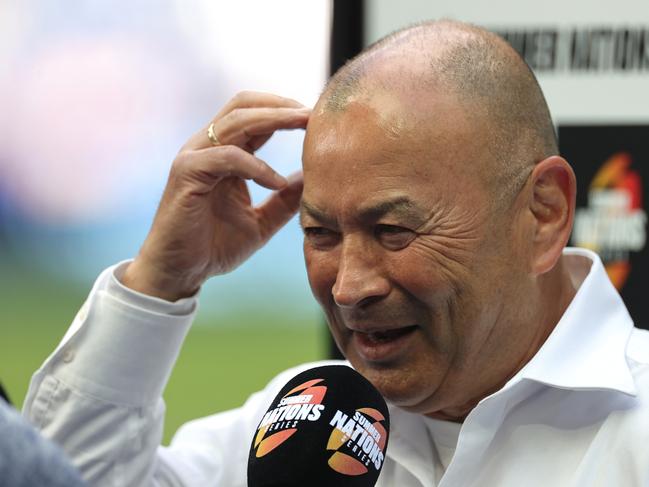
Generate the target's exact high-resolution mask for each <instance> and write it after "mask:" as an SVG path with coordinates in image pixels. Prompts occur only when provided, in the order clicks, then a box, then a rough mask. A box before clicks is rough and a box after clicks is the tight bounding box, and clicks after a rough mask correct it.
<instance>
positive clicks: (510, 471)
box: [25, 249, 649, 487]
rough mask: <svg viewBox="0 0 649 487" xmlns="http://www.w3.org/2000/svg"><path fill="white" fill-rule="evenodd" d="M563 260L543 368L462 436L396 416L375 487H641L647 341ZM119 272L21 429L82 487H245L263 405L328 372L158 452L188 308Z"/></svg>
mask: <svg viewBox="0 0 649 487" xmlns="http://www.w3.org/2000/svg"><path fill="white" fill-rule="evenodd" d="M564 255H565V256H566V262H567V263H568V268H569V270H570V272H571V273H572V274H571V275H572V277H573V281H574V283H575V285H576V286H578V287H579V290H578V292H577V294H576V296H575V298H574V299H573V301H572V303H571V304H570V306H569V307H568V309H567V310H566V312H565V314H564V315H563V317H562V318H561V320H560V322H559V323H558V325H557V326H556V328H555V329H554V331H553V332H552V334H551V335H550V336H549V338H548V339H547V341H546V342H545V343H544V345H543V346H542V348H541V349H540V350H539V351H538V353H537V354H536V355H535V356H534V357H533V359H532V360H531V361H530V362H528V363H527V364H526V365H525V366H524V367H523V368H522V369H521V370H520V371H519V372H518V373H517V374H516V375H515V376H514V377H513V378H512V379H511V380H510V381H509V382H508V383H507V384H506V385H505V386H504V387H503V388H502V389H501V390H499V391H497V392H496V393H494V394H492V395H490V396H489V397H486V398H485V399H483V400H482V401H480V403H479V404H478V405H477V406H476V407H475V408H474V409H473V410H472V411H471V412H470V414H469V415H468V417H467V418H466V420H465V421H464V423H463V424H462V425H461V427H458V426H455V425H450V427H449V425H444V424H439V423H437V424H436V423H434V422H431V421H429V420H428V419H427V418H425V417H423V416H420V415H416V414H411V413H408V412H405V411H403V410H400V409H398V408H396V407H390V409H391V432H390V440H389V445H388V451H387V459H386V462H385V464H384V467H383V470H382V472H381V476H380V478H379V482H378V484H377V485H378V486H380V487H388V486H390V487H411V486H412V487H415V486H416V487H420V486H426V487H429V486H439V487H459V486H474V487H490V486H498V487H521V486H524V487H535V486H539V487H541V486H543V487H548V486H570V487H593V486H615V487H617V486H623V487H636V486H637V487H640V486H643V487H647V486H649V454H647V452H646V451H645V450H644V448H646V446H647V443H648V442H649V332H646V331H643V330H638V329H636V328H634V327H633V323H632V320H631V318H630V317H629V315H628V313H627V310H626V308H625V307H624V304H623V303H622V300H621V299H620V297H619V295H618V294H617V292H616V291H615V289H614V288H613V286H612V284H611V283H610V281H609V280H608V278H607V276H606V272H605V270H604V268H603V266H602V264H601V262H600V260H599V258H598V257H597V256H596V255H595V254H593V253H591V252H589V251H586V250H582V249H566V250H565V251H564ZM122 269H123V264H122V265H118V266H116V267H114V268H110V269H108V270H106V271H105V272H104V273H102V275H101V276H100V277H99V279H98V280H97V282H96V284H95V286H94V287H93V289H92V291H91V293H90V296H89V298H88V300H87V302H86V304H85V305H84V306H83V307H82V309H81V311H80V312H79V314H78V315H77V317H76V318H75V320H74V322H73V324H72V326H71V328H70V330H69V331H68V333H67V334H66V336H65V338H64V339H63V341H62V342H61V344H60V345H59V347H58V348H57V349H56V351H55V352H54V353H53V354H52V355H51V356H50V357H49V358H48V359H47V360H46V361H45V363H44V364H43V366H42V367H41V368H40V369H39V370H38V371H37V372H36V374H35V375H34V377H33V379H32V383H31V386H30V389H29V392H28V395H27V398H26V400H25V414H26V416H27V417H28V418H29V419H30V420H31V421H32V423H34V424H35V425H36V426H37V427H38V428H40V429H41V430H42V432H43V434H45V435H46V436H49V437H51V438H53V439H54V440H55V441H57V442H58V443H59V444H61V445H63V448H64V449H65V451H66V453H67V454H68V455H69V456H70V458H71V459H72V461H73V463H74V464H75V465H76V467H77V468H78V469H79V470H80V471H81V472H82V474H83V476H84V477H85V478H86V479H87V480H88V481H89V483H90V485H98V486H120V487H126V486H200V487H206V486H223V487H244V486H245V485H246V462H247V457H248V450H249V447H250V442H251V440H252V435H253V431H254V430H255V428H256V426H257V424H258V422H259V420H260V418H261V416H262V415H263V413H264V412H265V409H266V408H267V406H268V404H269V403H270V401H271V400H272V398H273V397H274V396H275V394H276V393H277V392H278V390H279V389H280V388H281V387H282V386H283V385H284V383H285V382H286V381H287V380H288V379H290V378H291V377H292V376H293V375H294V374H296V373H297V372H299V371H300V370H304V369H305V368H308V367H310V366H315V365H321V364H322V363H317V364H307V365H304V366H301V367H298V368H296V369H292V370H289V371H286V372H284V373H282V374H280V375H279V376H278V377H277V378H275V379H274V380H273V381H271V383H270V384H269V385H268V386H267V387H266V388H265V389H264V390H263V391H261V392H258V393H256V394H253V395H252V396H250V398H249V399H248V401H247V402H246V403H245V404H244V405H243V406H242V407H240V408H239V409H235V410H232V411H228V412H224V413H219V414H215V415H212V416H209V417H207V418H203V419H198V420H195V421H192V422H189V423H187V424H186V425H184V426H183V427H182V428H180V430H179V431H178V432H177V434H176V435H175V437H174V439H173V441H172V443H171V445H170V446H169V447H161V446H159V444H160V439H161V429H162V422H163V415H164V403H163V401H162V398H161V394H162V390H163V389H164V386H165V384H166V382H167V379H168V377H169V374H170V372H171V369H172V367H173V364H174V361H175V360H176V357H177V355H178V352H179V350H180V347H181V344H182V341H183V338H184V336H185V334H186V332H187V330H188V329H189V326H190V324H191V321H192V318H193V315H194V313H195V309H196V299H194V298H188V299H185V300H181V301H179V302H177V303H167V302H165V301H162V300H159V299H155V298H150V297H147V296H143V295H139V294H138V293H135V292H133V291H130V290H128V289H126V288H124V287H123V286H121V285H120V284H119V282H118V280H117V279H116V277H115V274H117V276H118V277H119V273H120V271H121V270H122ZM512 305H513V306H525V303H512ZM441 428H442V429H441ZM436 431H438V433H437V435H440V436H438V437H435V435H436V433H435V432H436ZM431 435H432V437H431ZM454 435H455V438H456V440H453V438H454ZM454 442H455V444H453V443H454Z"/></svg>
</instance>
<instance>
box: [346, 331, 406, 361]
mask: <svg viewBox="0 0 649 487" xmlns="http://www.w3.org/2000/svg"><path fill="white" fill-rule="evenodd" d="M417 328H418V326H417V325H411V326H404V327H400V328H390V329H385V330H374V331H367V332H364V331H357V330H353V331H352V343H353V346H354V348H355V349H356V351H357V352H358V354H359V355H360V356H361V357H362V358H363V359H365V360H367V361H369V362H384V361H388V360H392V359H394V358H396V357H397V356H399V355H400V354H401V353H402V352H403V351H404V350H405V349H407V348H408V343H409V341H410V337H411V336H412V335H413V333H414V332H415V331H416V330H417Z"/></svg>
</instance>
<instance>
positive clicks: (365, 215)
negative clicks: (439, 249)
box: [300, 196, 430, 224]
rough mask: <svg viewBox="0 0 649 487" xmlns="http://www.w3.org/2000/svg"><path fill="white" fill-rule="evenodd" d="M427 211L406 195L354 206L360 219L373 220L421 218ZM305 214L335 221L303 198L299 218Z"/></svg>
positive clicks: (331, 221)
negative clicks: (387, 216) (382, 218)
mask: <svg viewBox="0 0 649 487" xmlns="http://www.w3.org/2000/svg"><path fill="white" fill-rule="evenodd" d="M429 213H430V212H428V211H425V210H424V209H423V208H422V207H421V206H419V205H418V204H416V203H415V202H414V201H412V200H411V199H410V198H408V197H407V196H396V197H393V198H390V199H387V200H384V201H379V202H376V203H370V204H368V205H360V206H359V207H357V208H355V214H356V217H357V218H358V219H359V220H361V221H375V220H378V219H379V218H381V217H383V216H386V215H395V216H400V217H402V218H406V219H407V218H416V219H422V218H425V217H427V216H428V214H429ZM305 214H308V215H309V216H311V217H313V218H315V219H317V220H319V221H322V222H325V223H330V224H334V223H335V218H334V217H333V216H331V215H328V214H327V212H326V211H325V210H322V209H321V208H318V207H317V206H316V205H313V204H311V203H308V202H306V201H304V199H303V200H302V202H301V205H300V218H303V217H304V215H305Z"/></svg>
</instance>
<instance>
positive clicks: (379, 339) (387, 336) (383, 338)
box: [364, 325, 417, 343]
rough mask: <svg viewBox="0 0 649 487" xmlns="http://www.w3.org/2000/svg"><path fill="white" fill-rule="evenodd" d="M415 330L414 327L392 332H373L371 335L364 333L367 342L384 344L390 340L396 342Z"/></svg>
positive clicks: (396, 329)
mask: <svg viewBox="0 0 649 487" xmlns="http://www.w3.org/2000/svg"><path fill="white" fill-rule="evenodd" d="M415 328H417V326H416V325H413V326H405V327H403V328H394V329H392V330H385V331H375V332H371V333H364V335H365V336H366V338H367V340H368V341H371V342H376V343H385V342H389V341H391V340H396V339H397V338H399V337H402V336H404V335H407V334H409V333H411V332H413V331H414V330H415Z"/></svg>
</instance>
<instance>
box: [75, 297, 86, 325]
mask: <svg viewBox="0 0 649 487" xmlns="http://www.w3.org/2000/svg"><path fill="white" fill-rule="evenodd" d="M87 317H88V301H85V302H84V303H83V305H82V306H81V309H80V310H79V312H78V313H77V319H78V320H79V321H85V320H86V318H87Z"/></svg>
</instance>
